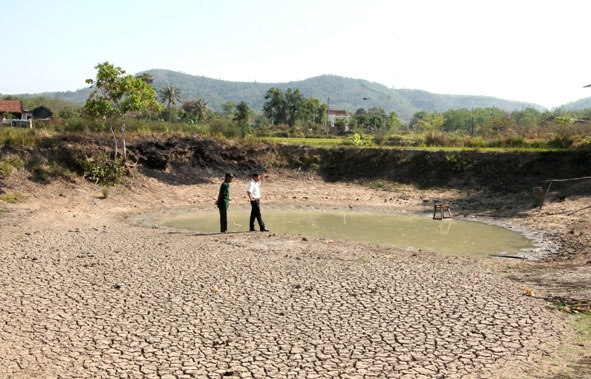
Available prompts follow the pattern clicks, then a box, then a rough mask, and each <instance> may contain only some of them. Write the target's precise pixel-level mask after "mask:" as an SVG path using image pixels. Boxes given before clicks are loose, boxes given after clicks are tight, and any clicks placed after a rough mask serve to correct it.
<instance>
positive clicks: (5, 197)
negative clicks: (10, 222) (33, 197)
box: [0, 193, 21, 204]
mask: <svg viewBox="0 0 591 379" xmlns="http://www.w3.org/2000/svg"><path fill="white" fill-rule="evenodd" d="M0 201H3V202H5V203H9V204H16V203H19V202H21V197H20V196H19V195H18V194H16V193H0Z"/></svg>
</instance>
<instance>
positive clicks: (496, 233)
mask: <svg viewBox="0 0 591 379" xmlns="http://www.w3.org/2000/svg"><path fill="white" fill-rule="evenodd" d="M249 214H250V210H249V209H239V210H232V209H230V211H229V212H228V231H229V232H245V233H249V232H248V226H249V225H248V221H249ZM263 219H264V221H265V224H266V226H267V228H269V229H271V231H272V232H273V233H286V234H292V235H301V236H306V237H319V238H327V239H335V240H349V241H357V242H370V243H376V244H381V245H389V246H395V247H399V248H404V249H407V248H410V249H422V250H432V251H439V252H442V253H448V254H455V255H471V256H488V255H497V254H500V255H510V256H523V257H525V256H528V255H531V252H532V251H534V250H535V249H534V246H533V244H532V242H531V241H530V240H529V239H527V238H526V237H525V236H524V235H523V234H521V233H519V232H516V231H512V230H510V229H506V228H503V227H500V226H495V225H488V224H485V223H481V222H475V221H467V220H458V219H444V220H433V219H432V215H428V216H426V215H423V216H421V215H400V214H384V213H371V212H358V211H351V210H338V209H331V210H322V209H287V210H284V209H268V208H266V209H263ZM152 221H153V222H154V223H156V224H159V225H163V226H167V227H171V228H177V229H187V230H191V231H199V232H208V233H215V232H218V231H219V214H218V212H217V210H198V211H194V212H191V213H182V214H176V215H165V216H162V215H161V216H158V217H156V218H154V219H153V220H152ZM255 227H256V228H257V229H258V225H256V223H255Z"/></svg>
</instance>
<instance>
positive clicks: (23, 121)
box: [0, 100, 32, 126]
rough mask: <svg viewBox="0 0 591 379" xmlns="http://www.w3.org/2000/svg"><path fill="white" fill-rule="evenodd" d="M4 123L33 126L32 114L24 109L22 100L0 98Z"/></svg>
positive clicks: (1, 115)
mask: <svg viewBox="0 0 591 379" xmlns="http://www.w3.org/2000/svg"><path fill="white" fill-rule="evenodd" d="M0 117H2V124H4V125H7V124H8V125H9V126H31V122H30V121H29V120H31V118H32V114H31V113H30V112H27V111H26V110H24V109H23V102H22V101H20V100H0Z"/></svg>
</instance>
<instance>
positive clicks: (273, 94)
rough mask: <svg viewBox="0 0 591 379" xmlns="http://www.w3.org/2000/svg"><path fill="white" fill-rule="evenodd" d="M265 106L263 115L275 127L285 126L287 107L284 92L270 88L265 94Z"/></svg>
mask: <svg viewBox="0 0 591 379" xmlns="http://www.w3.org/2000/svg"><path fill="white" fill-rule="evenodd" d="M265 100H267V101H266V102H265V104H263V113H264V115H265V116H267V118H268V119H269V120H271V123H272V124H273V125H279V124H284V123H285V122H286V105H285V99H284V97H283V92H282V91H281V90H280V89H279V88H275V87H273V88H269V90H268V91H267V93H265Z"/></svg>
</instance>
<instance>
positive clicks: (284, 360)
mask: <svg viewBox="0 0 591 379" xmlns="http://www.w3.org/2000/svg"><path fill="white" fill-rule="evenodd" d="M270 174H271V176H270V179H269V180H268V181H267V182H266V183H264V186H263V196H264V198H263V204H268V205H273V206H280V205H295V204H297V205H310V206H319V207H331V206H349V205H351V206H355V207H364V208H371V209H374V210H376V211H379V212H395V211H402V210H412V211H417V210H426V211H429V209H430V207H431V204H432V201H433V200H434V199H446V200H451V201H452V202H453V204H454V215H456V217H462V216H474V215H478V216H482V217H492V218H494V219H495V220H497V221H498V222H500V223H503V224H505V225H507V226H510V227H511V226H513V227H519V228H523V229H527V230H528V231H529V232H530V233H532V234H535V235H537V236H538V237H539V238H543V239H546V240H547V241H548V243H551V244H553V246H555V247H556V250H555V253H556V254H555V255H554V259H553V260H552V261H548V262H544V263H542V262H513V261H509V262H504V261H498V260H492V259H491V260H482V259H480V260H476V259H470V258H466V257H455V256H447V255H440V254H435V253H428V252H419V253H417V252H406V251H399V250H396V249H390V248H384V247H376V246H371V245H367V244H357V243H349V242H338V241H327V240H322V239H312V238H301V237H294V236H288V235H278V234H274V233H272V232H271V233H248V232H245V233H228V234H224V235H221V234H200V233H193V232H184V231H171V230H166V229H162V228H159V227H157V226H153V227H145V226H140V225H138V223H137V220H138V217H140V218H141V215H142V214H144V213H146V212H154V211H158V210H173V209H180V208H187V207H195V208H208V207H213V201H214V199H215V195H216V193H217V190H218V187H219V184H220V183H221V179H217V178H211V179H207V180H204V183H202V184H199V185H192V186H183V185H176V186H170V185H165V184H163V183H161V182H158V181H157V180H154V179H146V178H140V179H138V182H137V183H136V185H135V187H134V189H129V188H126V187H118V188H115V189H113V190H112V191H111V192H110V195H109V197H108V198H107V199H103V198H101V190H100V188H98V187H96V186H92V185H88V184H86V183H82V182H80V183H75V184H72V183H52V184H50V185H47V186H38V185H31V184H30V183H28V182H27V180H26V179H25V178H24V177H23V178H19V177H18V176H15V177H14V178H12V179H11V182H10V183H9V185H8V186H7V187H6V188H5V190H7V191H8V192H10V191H15V192H19V193H28V194H29V195H28V196H27V198H26V201H25V202H23V203H20V204H16V205H6V204H2V205H1V208H0V209H1V210H2V212H3V213H2V217H0V224H1V227H2V234H1V236H0V246H1V250H2V255H1V260H2V262H1V263H2V264H1V269H0V270H1V273H0V286H1V287H2V289H3V290H2V292H1V293H0V377H39V378H41V377H44V378H46V377H63V378H66V377H113V376H118V377H163V378H182V377H223V376H237V377H249V378H250V377H256V378H258V377H260V378H262V377H277V378H285V377H294V378H296V377H298V378H299V377H340V378H360V377H368V378H370V377H376V378H377V377H392V378H398V377H408V378H428V377H449V378H459V377H473V378H487V377H488V378H499V377H505V378H520V377H540V378H541V377H561V376H560V375H567V374H568V375H570V376H562V377H572V378H576V377H583V376H578V375H581V374H582V375H584V374H585V372H587V373H588V371H585V370H587V368H588V365H587V366H585V365H583V366H579V367H578V368H576V369H575V368H574V367H575V366H576V365H577V364H580V363H581V362H585V358H584V356H585V352H588V351H589V346H588V341H581V339H580V337H579V336H577V334H576V333H575V331H574V330H573V329H572V327H571V326H570V325H569V322H571V320H572V318H571V317H572V316H570V315H569V314H567V313H564V312H560V311H558V310H557V309H556V307H554V306H553V305H552V304H550V303H549V302H548V301H546V300H545V299H547V298H550V297H561V298H564V299H567V298H568V299H578V300H579V301H584V300H589V299H591V295H590V293H589V291H590V288H591V285H589V284H590V281H589V280H590V278H591V270H590V264H589V255H588V251H589V246H590V244H589V231H588V230H589V225H588V223H589V222H588V221H587V219H588V215H589V213H588V211H585V210H584V208H585V206H586V204H587V203H588V198H581V197H579V198H574V199H570V198H568V197H567V198H566V199H564V201H562V202H560V203H558V202H550V203H548V204H547V205H546V206H545V207H544V208H543V209H542V210H541V211H540V210H538V209H532V208H531V207H525V206H523V204H524V202H528V201H531V199H529V198H528V197H527V195H526V194H521V195H513V196H506V197H504V198H497V197H490V198H489V197H486V196H485V195H484V194H483V196H482V197H479V196H474V194H473V193H472V194H470V196H467V194H465V193H459V192H439V191H417V190H416V189H414V188H411V187H405V186H392V187H389V188H387V190H384V189H383V188H378V187H379V186H376V185H372V184H370V183H361V184H344V183H336V184H335V183H333V184H328V183H325V182H323V181H322V180H320V179H319V178H318V177H315V176H312V175H309V174H305V173H301V172H287V173H270ZM246 183H247V178H240V177H238V178H236V179H235V181H234V182H233V183H232V186H231V199H232V201H231V206H230V207H231V208H230V209H232V206H237V205H238V204H240V202H245V203H246V198H245V196H244V190H245V188H246ZM370 187H373V188H376V189H370ZM468 198H469V199H471V200H470V201H466V200H465V199H468ZM263 212H264V210H263ZM585 212H587V213H585ZM230 217H231V213H230ZM269 227H271V228H272V226H269ZM566 258H568V259H566ZM525 286H527V287H528V288H530V289H531V290H532V291H533V296H527V295H526V294H525V291H524V287H525ZM573 370H575V371H576V372H574V373H573Z"/></svg>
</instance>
